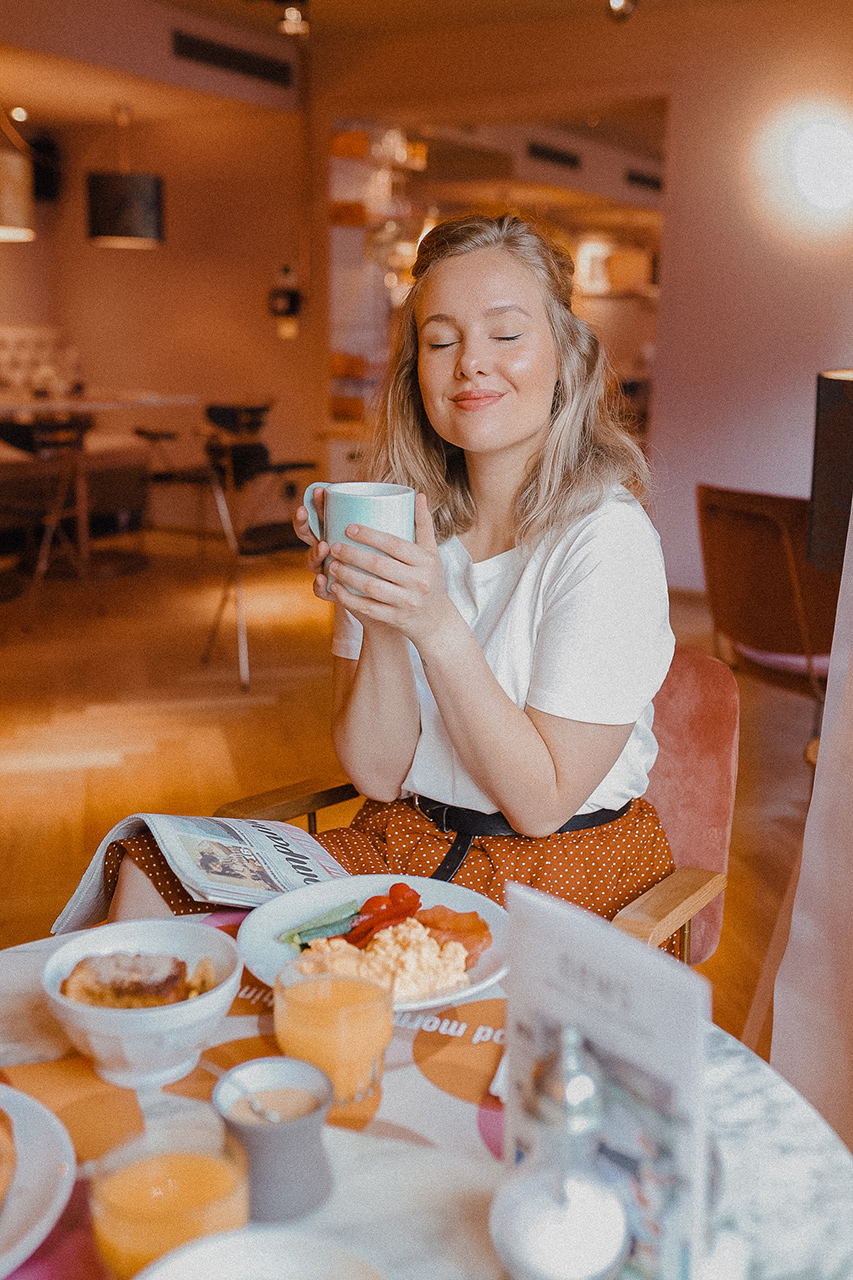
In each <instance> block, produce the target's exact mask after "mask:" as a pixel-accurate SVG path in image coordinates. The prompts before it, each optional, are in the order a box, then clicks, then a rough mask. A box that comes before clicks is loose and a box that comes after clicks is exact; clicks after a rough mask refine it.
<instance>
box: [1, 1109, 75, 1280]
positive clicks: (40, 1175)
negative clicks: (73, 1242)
mask: <svg viewBox="0 0 853 1280" xmlns="http://www.w3.org/2000/svg"><path fill="white" fill-rule="evenodd" d="M0 1107H2V1108H3V1110H4V1111H5V1112H6V1114H7V1116H8V1117H9V1119H10V1120H11V1121H12V1132H13V1134H14V1138H15V1150H16V1153H17V1157H18V1164H17V1168H16V1169H15V1177H14V1178H13V1179H12V1185H11V1186H10V1188H9V1191H8V1193H7V1195H6V1199H5V1200H4V1202H3V1207H2V1208H0V1280H2V1277H3V1276H7V1275H9V1273H10V1271H14V1270H15V1268H16V1267H19V1266H20V1265H21V1263H22V1262H25V1261H26V1259H27V1258H28V1257H29V1256H30V1254H31V1253H33V1252H34V1251H35V1250H36V1249H37V1248H38V1247H39V1245H40V1244H41V1242H42V1240H44V1238H45V1236H46V1235H47V1234H48V1232H49V1231H50V1229H51V1228H52V1227H53V1226H54V1224H55V1223H56V1221H57V1219H58V1218H59V1215H60V1214H61V1213H62V1210H63V1209H64V1208H65V1206H66V1204H67V1203H68V1197H69V1196H70V1195H71V1191H72V1189H73V1187H74V1178H75V1176H76V1171H77V1161H76V1159H75V1156H74V1147H73V1145H72V1143H71V1139H70V1138H69V1136H68V1130H67V1129H66V1128H65V1125H64V1124H62V1123H61V1121H59V1120H57V1118H56V1116H55V1115H54V1114H53V1112H52V1111H48V1109H47V1107H45V1106H43V1105H42V1104H41V1103H40V1102H36V1100H35V1098H31V1097H30V1096H29V1094H26V1093H21V1092H20V1091H19V1090H18V1089H10V1088H9V1086H8V1085H5V1084H0Z"/></svg>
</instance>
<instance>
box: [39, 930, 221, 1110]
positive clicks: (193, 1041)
mask: <svg viewBox="0 0 853 1280" xmlns="http://www.w3.org/2000/svg"><path fill="white" fill-rule="evenodd" d="M81 962H82V963H81ZM205 974H207V977H205V976H204V975H205ZM241 974H242V966H241V964H240V959H239V955H238V952H237V947H236V944H235V942H234V939H233V938H231V937H229V936H228V934H227V933H223V931H222V930H221V929H216V928H212V927H211V926H210V925H206V924H204V923H202V922H201V921H200V920H199V919H198V918H197V917H189V918H188V919H187V918H184V919H180V918H179V919H171V920H127V921H123V922H121V923H116V924H105V925H99V926H98V927H97V928H96V929H86V930H84V931H83V932H81V933H78V934H76V935H75V936H74V937H72V938H70V939H69V940H68V941H67V942H65V943H64V944H63V945H62V946H60V947H59V948H58V949H57V950H56V951H54V952H53V954H52V955H51V956H49V957H48V959H47V961H46V963H45V966H44V969H43V971H42V986H43V988H44V991H45V994H46V995H47V999H48V1004H49V1006H50V1009H51V1012H52V1013H53V1014H54V1016H55V1017H56V1018H57V1019H58V1021H59V1022H60V1023H61V1024H62V1028H63V1030H64V1031H65V1033H66V1035H67V1036H68V1038H69V1040H70V1041H71V1043H72V1044H73V1045H74V1046H75V1047H76V1048H77V1049H79V1051H80V1052H81V1053H83V1054H85V1055H86V1056H87V1057H89V1058H91V1059H92V1061H93V1064H94V1067H95V1070H96V1071H97V1073H98V1075H99V1076H101V1078H102V1079H104V1080H108V1081H109V1082H110V1083H111V1084H117V1085H121V1086H122V1088H125V1089H138V1088H140V1087H143V1086H158V1087H159V1086H160V1085H163V1084H168V1083H171V1081H173V1080H180V1079H181V1078H182V1077H183V1076H186V1075H188V1074H189V1072H190V1071H192V1069H193V1067H194V1066H195V1065H196V1063H197V1062H198V1059H199V1056H200V1054H201V1051H202V1050H203V1049H206V1048H209V1047H210V1046H211V1045H213V1044H216V1043H218V1041H219V1039H220V1038H222V1035H223V1019H224V1018H225V1016H226V1015H227V1013H228V1010H229V1009H230V1007H231V1003H232V1001H233V999H234V996H235V995H236V994H237V990H238V988H239V986H240V977H241ZM188 975H189V976H188ZM197 981H199V982H200V985H199V986H198V987H196V986H195V983H196V982H197ZM202 987H205V988H207V989H204V990H202V989H201V988H202Z"/></svg>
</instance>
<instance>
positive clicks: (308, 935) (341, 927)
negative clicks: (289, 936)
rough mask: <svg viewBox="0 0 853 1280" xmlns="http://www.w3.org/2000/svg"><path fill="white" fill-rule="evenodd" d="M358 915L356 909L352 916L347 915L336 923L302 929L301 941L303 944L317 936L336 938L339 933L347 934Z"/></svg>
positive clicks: (300, 932) (300, 931) (300, 933)
mask: <svg viewBox="0 0 853 1280" xmlns="http://www.w3.org/2000/svg"><path fill="white" fill-rule="evenodd" d="M357 915H358V912H357V911H354V912H353V913H352V915H351V916H345V917H344V918H343V920H339V921H337V923H335V924H320V925H317V926H316V928H314V929H304V928H303V929H300V930H299V941H300V942H301V943H303V944H305V943H306V942H313V941H314V939H315V938H336V937H337V936H338V935H339V934H347V933H349V931H350V929H351V928H352V922H353V920H354V919H355V918H356V916H357Z"/></svg>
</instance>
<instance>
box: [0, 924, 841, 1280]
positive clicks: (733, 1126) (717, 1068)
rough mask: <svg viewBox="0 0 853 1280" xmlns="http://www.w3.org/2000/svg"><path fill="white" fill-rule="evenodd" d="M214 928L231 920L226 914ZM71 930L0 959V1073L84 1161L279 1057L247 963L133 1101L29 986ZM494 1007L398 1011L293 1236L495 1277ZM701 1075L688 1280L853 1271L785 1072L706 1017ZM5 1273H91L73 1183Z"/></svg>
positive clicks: (492, 992)
mask: <svg viewBox="0 0 853 1280" xmlns="http://www.w3.org/2000/svg"><path fill="white" fill-rule="evenodd" d="M240 918H242V917H240ZM210 919H212V918H210ZM210 919H209V921H208V923H209V922H210ZM217 920H218V923H219V924H220V925H221V926H222V927H227V928H229V931H231V930H233V929H234V928H235V927H236V918H235V916H234V913H224V912H220V913H217ZM200 927H204V926H200ZM68 936H69V935H64V936H62V937H60V938H47V939H43V940H40V941H36V942H31V943H25V944H23V945H21V946H18V947H14V948H9V949H7V950H5V951H3V952H0V1080H2V1081H3V1082H4V1083H6V1084H8V1085H11V1086H13V1087H14V1088H16V1089H18V1090H21V1091H23V1092H24V1093H25V1094H28V1095H29V1096H30V1097H33V1098H36V1099H37V1100H39V1101H41V1102H42V1103H44V1104H45V1105H46V1106H47V1107H48V1108H50V1110H51V1111H53V1112H54V1113H55V1114H56V1115H57V1116H58V1117H59V1119H60V1120H62V1122H63V1123H64V1124H65V1126H66V1128H67V1129H68V1132H69V1133H70V1135H71V1139H72V1141H73V1143H74V1146H75V1149H76V1152H77V1159H78V1163H79V1165H80V1166H83V1165H84V1164H85V1162H86V1161H87V1160H91V1159H94V1158H96V1157H98V1156H99V1155H101V1154H102V1153H103V1152H104V1151H105V1150H108V1149H110V1148H111V1147H113V1146H115V1145H117V1144H118V1143H120V1142H121V1141H122V1139H123V1138H125V1137H127V1136H129V1135H130V1134H131V1133H134V1132H139V1131H140V1130H141V1128H142V1126H143V1125H144V1124H145V1123H152V1122H155V1121H156V1120H157V1119H158V1118H160V1117H163V1116H165V1117H170V1116H178V1115H184V1114H192V1112H193V1109H194V1108H196V1109H197V1108H205V1107H207V1105H208V1099H209V1096H210V1092H211V1090H212V1088H213V1085H214V1084H215V1082H216V1073H217V1072H218V1073H221V1070H222V1069H223V1068H225V1069H227V1068H229V1067H230V1066H232V1065H235V1064H236V1063H238V1062H241V1061H244V1060H246V1059H247V1058H251V1057H258V1056H263V1055H268V1054H271V1053H276V1052H278V1050H277V1048H276V1044H275V1040H274V1038H273V1035H272V1017H271V993H270V990H269V988H268V987H266V986H265V985H264V984H263V983H262V982H260V981H258V980H257V979H255V978H254V977H253V976H252V975H251V974H250V973H249V972H248V971H244V975H243V985H242V987H241V989H240V991H239V993H238V996H237V997H236V999H235V1001H234V1004H233V1006H232V1009H231V1012H230V1014H229V1016H228V1017H227V1018H226V1019H225V1020H224V1023H223V1026H222V1029H221V1033H220V1035H219V1037H218V1040H219V1043H218V1044H217V1045H216V1046H215V1047H213V1048H211V1049H209V1050H207V1051H206V1052H205V1054H204V1056H203V1058H202V1062H201V1063H200V1065H199V1066H198V1067H197V1068H196V1069H195V1070H194V1071H193V1072H192V1073H191V1074H190V1075H189V1076H188V1077H187V1078H186V1079H184V1080H181V1081H178V1082H177V1083H176V1084H174V1085H170V1086H167V1087H166V1088H164V1089H162V1090H161V1089H154V1090H148V1091H144V1090H140V1091H139V1092H138V1093H134V1092H133V1091H130V1090H123V1089H119V1088H117V1087H116V1086H113V1085H110V1084H106V1083H105V1082H104V1081H102V1080H100V1079H99V1078H98V1077H97V1076H96V1075H95V1073H94V1071H93V1069H92V1067H91V1065H90V1064H89V1062H88V1061H86V1060H85V1059H83V1058H81V1057H80V1056H79V1055H78V1054H77V1053H76V1052H75V1051H74V1050H73V1049H71V1047H70V1046H69V1044H68V1042H67V1041H66V1040H65V1037H64V1034H63V1032H62V1031H61V1029H60V1028H59V1026H58V1024H57V1023H56V1022H55V1021H54V1019H53V1017H52V1015H51V1013H50V1011H49V1009H48V1007H47V1003H46V1000H45V998H44V996H43V994H42V991H41V985H40V974H41V968H42V965H43V964H44V961H45V959H46V958H47V956H48V955H49V954H50V952H51V951H52V950H53V949H54V948H55V947H57V946H59V945H61V944H62V943H64V942H65V941H66V940H67V938H68ZM504 1008H505V1005H504V999H503V996H502V993H501V991H500V988H497V987H495V988H489V989H487V990H486V991H484V992H480V993H478V994H477V995H476V996H475V997H474V998H472V999H470V1000H469V1001H465V1000H461V999H458V1000H456V1001H455V1002H452V1003H448V1004H447V1005H446V1006H441V1007H436V1008H435V1009H428V1010H424V1011H420V1012H417V1013H414V1012H407V1013H398V1014H397V1015H396V1016H395V1032H394V1038H393V1040H392V1043H391V1046H390V1047H389V1050H388V1053H387V1058H386V1072H385V1077H384V1080H383V1086H382V1103H381V1106H380V1108H379V1111H378V1113H377V1114H376V1116H375V1117H374V1118H373V1120H372V1121H371V1122H370V1124H369V1125H368V1126H367V1128H366V1129H365V1130H364V1131H362V1132H355V1131H352V1130H348V1129H340V1128H333V1127H331V1126H328V1127H327V1129H326V1133H325V1139H326V1145H327V1148H328V1151H329V1155H330V1159H331V1163H332V1168H333V1172H334V1191H333V1193H332V1197H331V1199H330V1200H329V1201H328V1202H327V1203H326V1204H325V1205H324V1206H323V1207H321V1208H320V1209H318V1210H316V1211H315V1212H314V1213H313V1214H311V1215H309V1216H308V1217H306V1218H303V1219H301V1220H300V1221H299V1223H298V1224H296V1225H297V1226H298V1228H299V1229H300V1230H301V1231H303V1232H307V1233H311V1234H314V1235H317V1236H321V1237H323V1238H325V1239H328V1240H330V1241H334V1242H336V1243H337V1244H339V1245H340V1246H341V1247H343V1248H345V1249H347V1250H350V1251H351V1252H352V1253H355V1254H358V1255H359V1256H361V1257H362V1258H363V1259H364V1260H365V1261H366V1262H368V1263H369V1264H371V1265H372V1266H373V1267H375V1268H376V1269H377V1270H378V1271H379V1273H380V1274H381V1275H382V1276H383V1277H386V1278H387V1280H505V1274H506V1273H505V1272H504V1270H503V1269H502V1267H501V1265H500V1262H499V1261H498V1259H497V1257H496V1255H495V1252H494V1249H493V1247H492V1244H491V1241H490V1239H489V1235H488V1226H487V1219H488V1208H489V1203H490V1200H491V1197H492V1195H493V1193H494V1191H495V1189H496V1187H497V1185H498V1183H499V1181H500V1179H501V1178H502V1177H503V1176H504V1168H503V1165H502V1163H501V1160H500V1153H501V1134H502V1106H501V1103H500V1101H499V1099H498V1098H497V1097H495V1096H494V1095H493V1094H492V1093H491V1092H490V1086H491V1085H492V1083H493V1081H494V1078H495V1073H496V1071H497V1069H498V1066H499V1063H500V1060H501V1056H502V1053H503V1018H504ZM206 1061H209V1062H210V1063H211V1064H212V1065H213V1068H214V1070H213V1071H211V1070H208V1069H206V1067H205V1065H204V1064H205V1062H206ZM705 1084H706V1091H707V1095H706V1096H707V1106H708V1115H709V1127H710V1133H711V1137H712V1142H713V1146H714V1148H715V1151H716V1156H717V1160H716V1163H717V1165H718V1170H719V1176H718V1178H717V1186H716V1190H715V1196H714V1208H713V1213H712V1223H711V1225H712V1229H713V1234H712V1243H713V1249H714V1251H713V1252H712V1253H711V1255H710V1257H709V1260H708V1262H707V1263H706V1264H705V1265H704V1267H703V1268H700V1273H699V1275H697V1276H694V1277H691V1280H841V1278H842V1277H851V1276H853V1156H851V1153H850V1152H849V1150H848V1149H847V1148H846V1147H845V1146H844V1144H843V1143H842V1142H841V1141H840V1139H839V1138H838V1137H837V1136H836V1135H835V1133H834V1132H833V1131H832V1130H831V1129H830V1128H829V1126H828V1125H827V1124H826V1123H825V1122H824V1121H823V1120H822V1119H821V1117H820V1116H819V1115H818V1114H817V1112H816V1111H814V1110H813V1108H812V1107H811V1106H809V1104H808V1103H806V1102H805V1101H804V1100H803V1099H802V1098H801V1097H800V1096H799V1095H798V1094H797V1093H796V1091H795V1090H794V1089H793V1088H792V1087H791V1086H790V1085H789V1084H787V1083H786V1081H785V1080H783V1079H782V1077H781V1076H779V1075H778V1074H777V1073H776V1072H775V1071H773V1070H772V1069H771V1068H770V1067H769V1066H768V1065H767V1064H766V1063H764V1062H763V1061H762V1060H761V1059H760V1058H758V1057H756V1056H755V1054H753V1053H751V1052H750V1051H749V1050H748V1049H746V1048H745V1047H744V1046H743V1045H741V1044H740V1043H739V1042H738V1041H736V1040H734V1039H733V1038H732V1037H730V1036H728V1035H726V1034H725V1033H724V1032H722V1031H721V1030H719V1029H718V1028H716V1027H713V1026H709V1028H708V1062H707V1070H706V1075H705ZM199 1114H200V1113H199ZM0 1226H2V1219H0ZM1 1238H2V1232H0V1239H1ZM1 1260H2V1254H0V1261H1ZM4 1274H6V1273H5V1272H4V1271H3V1269H2V1265H0V1276H2V1275H4ZM11 1274H13V1275H14V1276H15V1280H60V1278H61V1280H83V1278H84V1277H85V1280H101V1276H102V1272H101V1270H100V1264H99V1262H98V1260H97V1258H96V1256H95V1254H94V1248H93V1243H92V1238H91V1231H90V1227H89V1221H88V1212H87V1208H86V1200H85V1189H84V1183H83V1181H82V1179H81V1180H80V1181H78V1183H77V1186H76V1188H75V1191H74V1193H73V1194H72V1196H71V1199H70V1201H69V1203H68V1206H67V1208H66V1209H65V1211H64V1213H63V1214H62V1216H61V1217H60V1218H59V1220H58V1222H57V1223H56V1225H55V1226H54V1227H53V1229H52V1230H51V1231H50V1232H49V1234H48V1235H47V1237H46V1238H45V1239H44V1241H43V1242H42V1243H41V1244H40V1245H39V1247H38V1248H37V1249H36V1250H35V1252H34V1253H33V1254H32V1256H31V1257H30V1258H29V1260H28V1261H26V1262H23V1263H22V1264H21V1265H20V1266H18V1268H17V1269H16V1270H15V1271H14V1272H12V1273H11Z"/></svg>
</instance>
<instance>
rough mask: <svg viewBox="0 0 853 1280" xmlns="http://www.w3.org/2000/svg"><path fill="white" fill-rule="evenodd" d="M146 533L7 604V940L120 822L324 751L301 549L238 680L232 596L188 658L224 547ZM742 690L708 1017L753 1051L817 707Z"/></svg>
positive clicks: (254, 599)
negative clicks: (93, 574) (89, 570)
mask: <svg viewBox="0 0 853 1280" xmlns="http://www.w3.org/2000/svg"><path fill="white" fill-rule="evenodd" d="M135 538H136V535H134V539H135ZM115 545H125V546H138V545H139V543H138V541H136V540H134V541H131V540H127V541H125V542H124V543H123V544H122V542H121V540H118V541H117V543H116V544H115ZM145 548H146V550H147V552H148V554H149V567H148V568H147V569H146V570H145V571H143V572H142V573H140V574H137V575H134V576H132V577H125V578H121V577H118V578H112V579H103V580H99V581H90V582H80V581H78V580H71V581H61V580H57V581H50V582H47V583H46V584H45V587H44V590H43V594H42V597H41V599H40V602H39V604H38V607H37V609H36V610H35V612H34V615H33V617H32V620H31V623H30V625H29V629H28V630H24V626H25V625H26V623H27V614H26V608H25V602H24V601H23V600H21V599H18V600H13V601H10V602H6V603H3V604H0V646H2V648H0V652H2V658H3V661H2V668H0V684H2V694H3V705H4V708H5V714H4V717H3V723H2V727H0V778H2V786H0V832H2V837H0V840H1V841H2V843H0V859H2V877H3V890H2V894H0V945H9V944H12V943H15V942H20V941H24V940H26V939H29V938H34V937H39V936H42V935H44V934H45V933H47V932H48V931H49V929H50V925H51V924H52V922H53V920H54V918H55V917H56V915H57V913H58V911H59V910H60V908H61V907H62V906H63V904H64V903H65V901H66V900H67V898H68V896H69V894H70V892H71V890H72V889H73V887H74V885H75V884H76V882H77V880H78V878H79V876H80V874H81V872H82V871H83V869H84V867H85V866H86V864H87V863H88V861H89V859H90V857H91V856H92V854H93V852H94V850H95V849H96V847H97V845H98V842H99V841H100V840H101V839H102V837H103V836H104V835H105V834H106V832H107V831H108V829H109V828H110V827H111V826H112V824H113V823H115V822H116V821H118V820H119V819H120V818H123V817H125V816H127V815H128V814H130V813H134V812H137V811H145V810H148V811H154V812H158V811H159V812H172V813H198V814H207V813H212V812H213V811H214V810H215V809H216V808H217V807H218V806H219V805H220V804H222V803H224V802H225V801H226V800H231V799H236V798H237V797H239V796H241V795H245V794H248V793H251V792H255V791H263V790H265V789H268V788H271V787H274V786H277V785H279V784H280V783H282V782H284V781H290V780H296V779H297V778H300V777H307V776H309V775H316V774H317V773H318V772H322V770H323V769H324V768H325V767H326V766H333V764H334V756H333V753H332V749H331V744H330V740H329V733H328V720H329V708H330V693H331V691H330V669H331V668H330V658H329V638H330V627H331V617H330V610H329V606H326V605H324V604H323V603H321V602H320V601H317V600H316V599H315V598H314V596H313V594H312V592H311V587H310V582H309V579H308V577H307V574H306V573H305V571H304V570H303V568H302V557H301V555H300V554H299V553H287V554H285V555H284V556H281V557H279V558H278V559H277V560H276V561H275V562H268V563H267V564H264V565H255V566H252V569H251V572H250V575H249V587H248V592H247V596H248V609H249V652H250V659H251V666H252V679H251V689H250V691H249V692H248V693H242V692H241V691H240V688H239V684H238V681H237V664H236V629H235V624H234V614H233V606H229V609H228V611H227V612H226V616H225V621H224V624H223V629H222V633H221V635H220V638H219V641H218V644H217V647H216V650H215V652H214V654H213V658H212V660H211V663H210V665H209V666H208V667H206V668H203V667H201V665H200V662H199V657H200V654H201V652H202V651H203V648H204V642H205V639H206V635H207V630H208V627H209V625H210V622H211V620H212V618H213V614H214V611H215V608H216V603H217V600H218V597H219V591H220V589H221V586H222V581H223V574H224V571H225V561H224V558H223V552H222V549H221V548H220V547H219V546H218V544H216V543H211V544H209V545H208V546H207V548H206V550H205V554H204V555H203V556H200V555H199V554H198V551H197V548H196V544H195V541H194V539H192V538H189V537H186V536H172V535H166V534H150V533H149V534H146V535H145ZM673 621H674V626H675V629H676V632H677V634H678V636H679V639H680V640H681V641H682V642H684V643H688V644H692V645H694V646H696V647H699V648H702V649H706V650H709V649H710V647H711V636H710V623H709V619H708V616H707V612H706V610H705V607H704V602H703V601H702V599H701V597H690V596H676V597H674V599H673ZM741 693H742V708H743V724H742V741H741V771H740V782H739V787H738V804H737V813H736V819H735V831H734V838H733V843H732V855H731V869H730V887H729V889H728V892H727V898H726V912H725V922H724V928H723V937H722V941H721V944H720V947H719V949H718V951H717V953H716V955H715V956H714V957H713V958H712V959H711V961H709V962H708V963H707V964H706V965H704V966H703V971H704V972H705V973H706V974H707V976H708V978H709V979H710V980H711V982H712V984H713V989H714V1017H715V1021H717V1022H718V1023H719V1024H720V1025H721V1026H723V1027H725V1029H726V1030H728V1031H731V1032H732V1033H733V1034H734V1035H736V1036H738V1037H741V1038H744V1039H745V1040H746V1041H747V1042H748V1043H750V1044H751V1046H752V1047H758V1048H759V1050H762V1049H765V1050H766V1046H767V1035H768V1030H769V1021H768V1012H769V1010H770V996H771V992H772V977H773V973H774V972H775V966H776V965H777V964H778V959H779V950H780V939H781V944H782V945H783V944H784V932H785V930H784V918H783V920H782V923H781V925H780V924H779V920H780V909H781V908H782V906H783V904H784V902H785V898H786V893H787V892H788V889H789V887H790V885H791V883H792V874H793V873H794V872H795V870H796V865H797V860H798V857H799V851H800V845H801V839H802V831H803V825H804V822H805V814H806V808H807V805H808V797H809V787H810V783H811V771H810V769H809V767H808V766H807V765H806V764H805V763H804V761H803V756H802V753H803V748H804V747H805V744H806V742H807V740H808V738H809V736H810V734H809V727H810V719H811V707H810V704H809V703H808V702H807V701H806V699H804V698H801V697H799V696H797V695H795V694H790V693H787V692H782V691H776V690H767V689H765V688H764V687H763V686H760V685H758V684H757V683H756V682H754V681H751V680H749V679H747V678H745V679H744V680H743V681H742V682H741ZM343 818H344V815H343V814H340V813H339V814H334V815H333V816H332V820H333V821H341V820H343Z"/></svg>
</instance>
